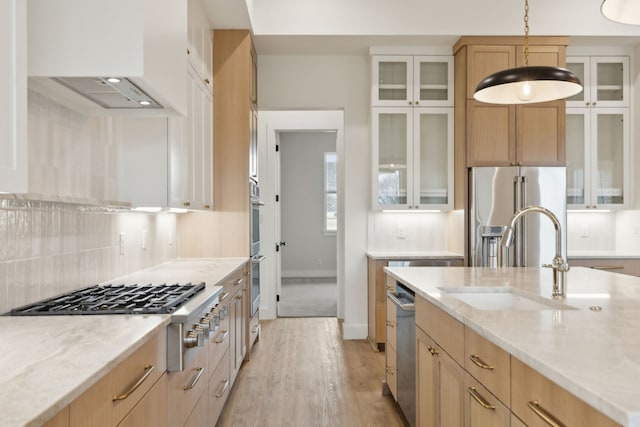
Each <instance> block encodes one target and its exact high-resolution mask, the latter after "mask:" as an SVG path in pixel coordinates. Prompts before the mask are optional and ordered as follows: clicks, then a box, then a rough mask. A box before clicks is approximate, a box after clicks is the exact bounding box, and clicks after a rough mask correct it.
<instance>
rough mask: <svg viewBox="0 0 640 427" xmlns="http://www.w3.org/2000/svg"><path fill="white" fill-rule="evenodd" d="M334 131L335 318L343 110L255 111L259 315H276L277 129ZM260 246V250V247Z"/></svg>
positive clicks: (340, 275) (340, 264)
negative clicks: (259, 204)
mask: <svg viewBox="0 0 640 427" xmlns="http://www.w3.org/2000/svg"><path fill="white" fill-rule="evenodd" d="M327 130H331V131H335V132H336V153H337V180H338V191H337V197H338V232H337V236H336V243H337V248H336V257H337V260H336V262H337V282H338V283H337V287H338V298H337V303H338V304H337V305H338V318H340V319H343V318H344V278H345V268H344V189H345V185H344V152H345V150H344V111H343V110H311V111H302V110H301V111H259V112H258V159H259V163H258V179H259V184H260V197H261V199H262V201H264V203H265V206H264V208H263V209H261V215H262V218H261V222H260V224H261V227H260V242H261V251H262V252H263V254H264V255H265V256H266V259H265V260H264V261H263V262H262V263H261V272H260V277H264V279H263V280H262V282H261V284H260V285H261V289H260V318H261V319H275V318H276V317H277V301H276V298H277V295H278V292H279V285H280V282H279V279H280V273H281V272H280V271H278V266H277V265H278V262H277V260H278V258H277V257H278V256H279V255H278V254H277V253H276V251H275V247H276V242H277V241H278V240H277V239H279V235H278V234H277V233H278V232H279V224H276V222H277V218H276V214H275V210H276V206H275V203H276V202H275V196H276V194H277V193H276V191H277V188H278V184H279V182H278V180H279V178H280V177H279V175H278V168H277V163H276V162H277V156H276V144H277V143H278V138H279V134H280V133H281V132H309V131H327ZM262 248H264V249H262Z"/></svg>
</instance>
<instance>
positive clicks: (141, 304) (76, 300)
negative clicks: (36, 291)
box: [9, 282, 205, 316]
mask: <svg viewBox="0 0 640 427" xmlns="http://www.w3.org/2000/svg"><path fill="white" fill-rule="evenodd" d="M204 288H205V283H204V282H201V283H199V284H196V285H194V284H191V283H186V284H179V283H175V284H166V283H163V284H148V285H124V284H122V285H116V284H108V285H93V286H89V287H86V288H83V289H79V290H77V291H73V292H69V293H66V294H63V295H59V296H57V297H53V298H48V299H44V300H42V301H38V302H36V303H33V304H29V305H25V306H23V307H18V308H14V309H13V310H11V312H10V313H9V314H10V315H11V316H51V315H69V314H72V315H81V314H82V315H85V314H167V313H171V312H173V311H175V310H176V309H177V308H178V307H179V306H181V305H182V304H184V303H185V302H186V301H188V300H189V299H191V298H192V297H193V296H194V295H195V294H197V293H198V292H200V291H202V290H203V289H204Z"/></svg>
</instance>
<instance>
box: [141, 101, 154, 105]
mask: <svg viewBox="0 0 640 427" xmlns="http://www.w3.org/2000/svg"><path fill="white" fill-rule="evenodd" d="M140 105H151V102H149V101H140Z"/></svg>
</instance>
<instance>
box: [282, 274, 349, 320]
mask: <svg viewBox="0 0 640 427" xmlns="http://www.w3.org/2000/svg"><path fill="white" fill-rule="evenodd" d="M337 297H338V286H337V284H336V278H335V277H313V278H308V277H300V278H286V279H284V278H283V279H282V288H281V293H280V302H279V303H278V317H336V316H337V315H338V304H337Z"/></svg>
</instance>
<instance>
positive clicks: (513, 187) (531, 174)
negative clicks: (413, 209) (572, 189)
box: [467, 167, 567, 267]
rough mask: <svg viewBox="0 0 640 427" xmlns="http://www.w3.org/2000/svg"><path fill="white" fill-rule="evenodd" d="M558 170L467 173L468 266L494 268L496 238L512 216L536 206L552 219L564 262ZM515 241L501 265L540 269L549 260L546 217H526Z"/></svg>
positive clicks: (550, 230)
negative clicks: (558, 226) (559, 234)
mask: <svg viewBox="0 0 640 427" xmlns="http://www.w3.org/2000/svg"><path fill="white" fill-rule="evenodd" d="M566 186H567V185H566V168H564V167H478V168H472V169H471V170H470V174H469V215H468V224H467V225H468V233H469V246H468V248H469V254H468V255H469V258H468V259H469V265H472V266H487V267H493V266H497V261H498V251H499V250H501V248H500V239H501V237H502V233H503V232H504V229H505V228H506V225H507V224H508V223H509V221H510V219H511V217H512V216H513V213H514V212H515V211H516V210H518V209H521V208H523V207H526V206H530V205H538V206H542V207H545V208H547V209H549V210H550V211H551V212H553V213H554V214H555V216H556V217H558V221H559V222H560V224H561V227H562V228H561V230H562V250H563V252H564V253H563V254H562V256H563V257H564V259H566V250H567V249H566V248H567V245H566V242H567V227H566V224H567V201H566V200H567V199H566V197H567V196H566ZM514 231H515V233H516V234H515V235H516V239H515V241H514V243H513V245H512V246H511V247H510V248H509V250H508V251H506V252H503V257H504V262H505V263H507V264H508V265H510V266H518V267H540V266H541V265H542V264H550V263H551V261H552V259H553V257H554V256H555V249H556V245H555V229H554V227H553V224H552V222H551V221H550V220H549V218H547V217H545V216H543V215H540V214H539V213H536V212H532V213H528V214H526V215H525V216H523V217H522V218H520V220H519V223H518V224H517V225H516V228H515V230H514Z"/></svg>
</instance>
